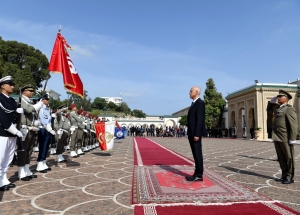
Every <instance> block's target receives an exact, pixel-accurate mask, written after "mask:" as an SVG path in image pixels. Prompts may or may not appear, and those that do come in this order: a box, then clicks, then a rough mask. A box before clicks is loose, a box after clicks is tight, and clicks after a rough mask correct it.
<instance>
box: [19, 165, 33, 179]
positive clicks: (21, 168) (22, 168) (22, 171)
mask: <svg viewBox="0 0 300 215" xmlns="http://www.w3.org/2000/svg"><path fill="white" fill-rule="evenodd" d="M18 177H19V179H20V180H22V181H29V180H30V178H29V177H27V175H26V172H25V166H18Z"/></svg>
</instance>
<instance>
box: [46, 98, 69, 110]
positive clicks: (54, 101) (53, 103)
mask: <svg viewBox="0 0 300 215" xmlns="http://www.w3.org/2000/svg"><path fill="white" fill-rule="evenodd" d="M62 104H66V103H63V102H62V101H60V99H53V98H52V97H50V99H49V107H50V108H51V110H54V109H57V108H58V107H59V106H61V105H62Z"/></svg>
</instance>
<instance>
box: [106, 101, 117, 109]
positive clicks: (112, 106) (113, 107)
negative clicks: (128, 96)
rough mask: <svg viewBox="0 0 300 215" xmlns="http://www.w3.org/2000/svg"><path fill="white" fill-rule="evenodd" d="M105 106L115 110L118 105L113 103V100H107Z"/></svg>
mask: <svg viewBox="0 0 300 215" xmlns="http://www.w3.org/2000/svg"><path fill="white" fill-rule="evenodd" d="M107 107H108V108H109V109H110V110H117V109H118V106H117V105H116V104H115V103H113V102H108V104H107Z"/></svg>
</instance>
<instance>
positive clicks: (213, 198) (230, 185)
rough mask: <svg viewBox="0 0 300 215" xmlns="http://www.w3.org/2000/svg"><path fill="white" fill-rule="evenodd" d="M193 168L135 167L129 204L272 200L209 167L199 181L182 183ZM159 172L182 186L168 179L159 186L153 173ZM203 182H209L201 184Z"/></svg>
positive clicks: (232, 202)
mask: <svg viewBox="0 0 300 215" xmlns="http://www.w3.org/2000/svg"><path fill="white" fill-rule="evenodd" d="M193 171H194V167H191V166H135V167H134V174H133V175H134V177H133V187H132V188H133V189H132V204H139V205H141V204H172V205H176V204H183V205H190V204H191V205H221V204H228V205H230V204H236V203H257V202H269V203H274V202H275V201H273V200H271V199H270V198H268V197H266V196H263V195H261V194H259V193H257V192H255V191H253V190H251V189H249V188H247V187H245V186H242V185H240V184H238V183H236V182H234V181H232V180H230V179H228V178H225V177H223V176H221V175H219V174H218V173H216V172H214V171H212V170H209V169H206V170H205V171H204V181H203V182H199V181H198V182H186V181H185V179H184V176H186V175H188V174H190V173H193ZM163 174H169V175H170V174H173V177H172V176H171V177H170V178H174V180H176V183H177V184H180V183H181V184H182V187H180V186H179V187H178V186H175V185H174V183H173V182H172V181H170V182H166V183H169V186H161V183H162V181H161V179H160V180H159V178H158V177H157V176H158V175H163ZM169 175H168V177H169ZM178 178H181V179H182V180H178ZM205 182H210V183H211V184H212V185H210V186H205V185H203V184H204V183H205ZM166 183H165V184H166ZM187 184H190V186H189V185H187ZM197 184H198V187H197ZM195 185H196V187H195ZM200 185H201V186H200ZM193 186H194V187H193ZM187 187H188V189H187Z"/></svg>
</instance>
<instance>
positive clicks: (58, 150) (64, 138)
mask: <svg viewBox="0 0 300 215" xmlns="http://www.w3.org/2000/svg"><path fill="white" fill-rule="evenodd" d="M68 137H69V134H68V133H66V132H63V133H62V135H61V137H60V139H58V141H57V148H56V154H58V155H60V154H62V153H63V151H64V146H65V145H66V142H67V141H68Z"/></svg>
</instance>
